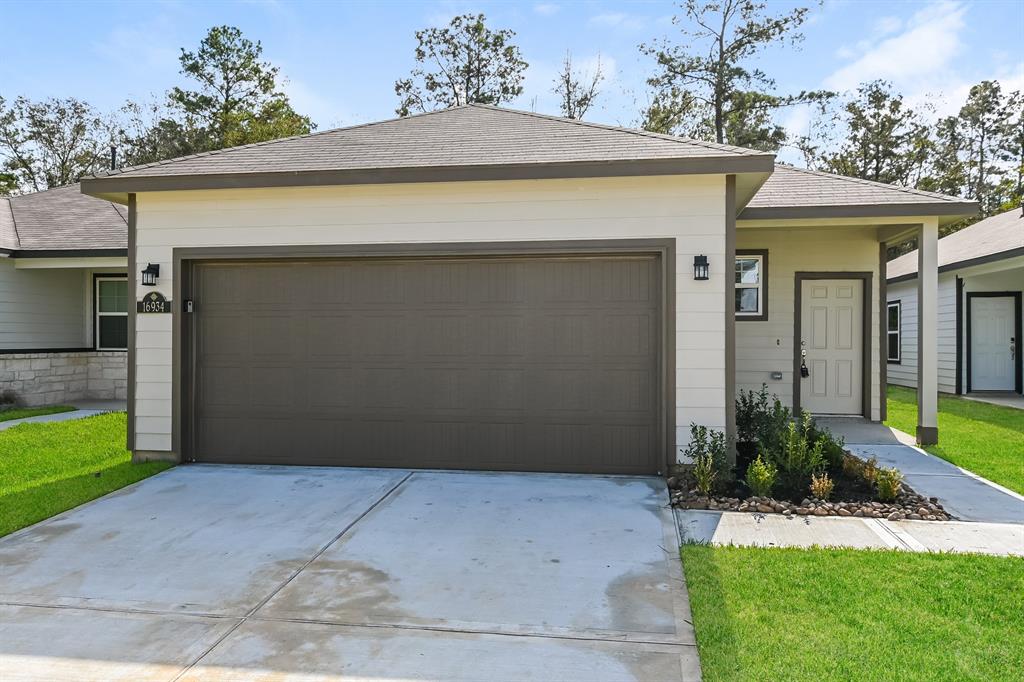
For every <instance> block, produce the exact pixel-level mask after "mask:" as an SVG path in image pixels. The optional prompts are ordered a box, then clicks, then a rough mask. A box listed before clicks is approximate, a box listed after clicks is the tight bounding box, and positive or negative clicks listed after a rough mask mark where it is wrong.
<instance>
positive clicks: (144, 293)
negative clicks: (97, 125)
mask: <svg viewBox="0 0 1024 682" xmlns="http://www.w3.org/2000/svg"><path fill="white" fill-rule="evenodd" d="M82 191H83V192H85V193H87V194H89V195H92V196H94V197H98V198H101V199H104V200H107V201H112V202H116V203H120V204H123V205H126V206H127V207H128V263H129V265H128V272H129V273H130V277H129V280H130V284H129V290H130V291H129V298H130V299H131V300H132V301H133V302H134V304H133V305H130V306H129V316H128V344H129V357H130V358H131V362H130V363H129V367H128V373H129V382H128V392H129V399H128V405H129V436H128V439H129V447H130V448H131V449H132V450H133V452H134V454H135V457H136V458H137V459H149V458H163V459H170V460H174V461H179V460H183V461H198V462H248V463H279V464H336V465H359V466H405V467H410V466H411V467H437V468H475V469H495V470H531V471H561V472H604V473H654V472H663V471H665V470H666V468H667V466H669V465H670V464H671V463H674V462H675V461H677V457H678V454H679V451H680V449H681V448H682V447H683V446H685V445H686V444H687V443H688V440H689V425H690V423H691V422H696V423H699V424H704V425H706V426H708V427H711V428H715V429H722V430H725V431H727V432H729V433H730V434H731V433H732V432H733V430H734V422H735V415H734V411H735V403H734V397H735V395H736V392H737V390H739V389H744V388H753V389H757V388H760V386H761V384H762V383H767V384H768V385H769V386H770V388H771V390H773V391H775V392H776V393H778V394H779V395H780V396H782V398H783V399H784V400H785V401H786V402H787V403H788V404H791V405H792V406H793V407H795V408H797V409H803V410H809V411H811V412H816V413H821V414H841V415H853V416H861V417H865V418H867V419H871V420H878V419H881V418H882V417H883V416H884V412H885V400H884V391H885V367H886V364H885V363H884V362H882V360H881V350H882V348H884V339H885V336H884V334H885V328H884V327H883V326H882V324H881V322H882V320H883V319H884V306H885V301H886V300H887V299H886V296H885V293H884V284H885V244H886V243H887V242H889V241H891V240H897V239H899V240H902V239H905V238H906V237H907V236H908V235H914V234H916V235H917V236H918V238H919V239H920V241H921V243H922V245H923V246H924V249H923V251H924V253H925V254H926V260H925V264H926V270H925V271H926V272H927V267H928V266H931V267H932V271H933V272H934V257H935V248H936V246H935V244H936V242H937V240H938V230H939V226H940V225H943V224H946V223H947V222H950V221H954V220H960V219H962V217H963V216H966V215H970V214H973V213H975V212H976V210H977V207H976V205H975V204H974V203H972V202H967V201H963V200H961V199H957V198H954V197H948V196H943V195H940V194H932V193H927V192H917V191H913V190H907V189H902V188H896V187H890V186H886V185H880V184H876V183H870V182H863V181H859V180H852V179H849V178H843V177H838V176H834V175H828V174H824V173H816V172H810V171H803V170H797V169H794V168H789V167H785V166H777V165H776V164H775V159H774V156H773V155H772V154H767V153H763V152H759V151H753V150H750V149H742V148H738V147H732V146H727V145H721V144H713V143H707V142H698V141H694V140H686V139H680V138H676V137H671V136H665V135H657V134H652V133H647V132H643V131H637V130H629V129H624V128H615V127H610V126H603V125H596V124H591V123H583V122H579V121H573V120H568V119H561V118H557V117H552V116H544V115H539V114H534V113H529V112H520V111H512V110H508V109H502V108H497V107H490V106H482V105H467V106H461V107H455V108H452V109H447V110H443V111H438V112H433V113H427V114H422V115H419V116H410V117H407V118H402V119H397V120H390V121H383V122H379V123H372V124H367V125H360V126H354V127H350V128H343V129H339V130H330V131H324V132H318V133H314V134H311V135H305V136H301V137H293V138H287V139H282V140H276V141H273V142H266V143H260V144H254V145H248V146H243V147H236V148H233V149H226V150H221V151H216V152H210V153H206V154H200V155H196V156H191V157H184V158H179V159H172V160H169V161H164V162H160V163H154V164H149V165H145V166H138V167H134V168H125V169H120V170H116V171H110V172H107V173H104V174H101V175H98V176H96V177H92V178H87V179H84V180H83V181H82ZM928 254H930V256H928ZM928 258H930V259H931V260H928ZM936 286H937V281H936V277H935V276H931V277H928V276H925V277H923V278H921V284H920V285H919V296H920V298H921V300H924V301H934V300H935V296H936ZM918 346H919V350H918V352H919V354H920V355H921V356H922V358H923V361H924V362H925V366H926V367H933V366H934V363H935V353H936V349H935V337H934V335H932V334H922V335H919V338H918ZM805 368H806V369H805ZM805 374H806V376H804V375H805ZM924 383H925V386H924V389H923V391H924V399H923V400H922V401H921V403H920V404H921V414H920V427H919V436H920V437H921V439H922V440H925V441H928V440H934V438H935V437H936V434H937V429H936V423H935V409H936V397H935V395H931V396H929V395H928V388H929V386H931V388H932V389H934V382H931V383H930V384H929V382H927V381H926V382H924ZM932 393H933V394H934V393H935V392H934V391H932Z"/></svg>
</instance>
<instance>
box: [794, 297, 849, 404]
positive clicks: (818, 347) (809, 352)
mask: <svg viewBox="0 0 1024 682" xmlns="http://www.w3.org/2000/svg"><path fill="white" fill-rule="evenodd" d="M800 296H801V312H800V314H801V322H800V325H801V326H800V330H801V332H800V333H801V337H802V338H801V343H802V346H801V350H803V351H806V356H805V357H804V361H805V362H806V363H807V369H808V370H809V372H810V374H809V376H807V377H806V378H802V379H800V404H801V406H802V407H803V409H804V410H807V411H808V412H811V413H812V414H839V415H844V414H848V415H853V414H861V413H862V399H863V395H864V393H863V391H864V387H863V386H862V384H863V376H864V375H863V369H864V355H863V352H864V309H863V307H862V306H863V305H864V285H863V284H862V282H861V281H860V280H847V279H820V280H804V281H803V282H801V293H800Z"/></svg>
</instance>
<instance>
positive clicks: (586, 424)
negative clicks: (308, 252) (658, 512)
mask: <svg viewBox="0 0 1024 682" xmlns="http://www.w3.org/2000/svg"><path fill="white" fill-rule="evenodd" d="M658 271H659V268H658V263H657V260H656V259H654V258H616V257H601V258H575V259H574V258H532V259H527V258H473V259H462V260H400V261H399V260H395V261H379V262H378V261H370V260H357V259H351V260H337V261H315V262H309V263H301V264H300V263H290V262H280V261H278V262H258V263H251V264H244V263H235V262H233V263H225V264H221V263H198V264H196V267H195V273H196V274H195V279H194V282H195V287H196V290H195V292H194V296H195V298H196V300H197V306H196V309H197V314H196V318H195V320H196V336H197V344H198V345H197V349H198V352H197V353H196V382H197V386H196V395H195V407H194V410H195V424H196V433H195V436H194V441H195V445H194V453H193V454H194V458H195V459H196V460H199V461H230V462H246V461H248V462H254V463H281V464H334V465H347V466H396V467H423V468H434V467H436V468H482V469H496V470H529V471H570V472H577V471H579V472H588V471H590V472H608V473H650V472H653V471H656V470H658V469H660V468H661V464H660V457H659V453H658V449H659V443H660V438H659V435H658V434H659V428H658V426H659V420H658V416H657V410H658V407H659V402H658V399H657V391H658V381H657V376H658V357H657V354H658V352H659V325H660V322H659V319H658V310H659V305H660V303H659V300H658V292H659V287H658V286H657V278H658ZM211 287H212V288H231V287H233V288H234V291H233V292H230V293H229V295H226V294H225V293H224V292H223V291H219V290H218V291H217V292H216V293H215V292H214V291H212V289H210V288H211ZM246 287H250V290H249V291H248V292H246V291H245V289H246ZM268 287H269V288H272V289H274V291H275V293H274V294H273V296H272V300H268V299H262V300H261V299H260V298H259V297H258V296H256V295H254V294H253V292H254V291H258V292H260V293H263V292H267V291H269V289H268ZM208 289H210V290H208ZM281 292H285V293H283V294H282V293H281ZM211 297H212V300H216V301H219V303H217V304H211V303H210V301H211Z"/></svg>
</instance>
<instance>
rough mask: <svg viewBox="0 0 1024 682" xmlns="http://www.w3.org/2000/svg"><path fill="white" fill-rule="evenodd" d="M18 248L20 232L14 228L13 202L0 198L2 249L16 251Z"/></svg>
mask: <svg viewBox="0 0 1024 682" xmlns="http://www.w3.org/2000/svg"><path fill="white" fill-rule="evenodd" d="M17 248H18V230H17V229H15V227H14V215H13V214H12V213H11V201H10V199H8V198H6V197H0V249H3V250H5V251H14V250H15V249H17Z"/></svg>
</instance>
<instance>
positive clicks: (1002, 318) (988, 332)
mask: <svg viewBox="0 0 1024 682" xmlns="http://www.w3.org/2000/svg"><path fill="white" fill-rule="evenodd" d="M1013 323H1014V301H1013V298H1012V297H1010V296H999V297H988V296H986V297H980V296H979V297H972V298H971V390H972V391H1012V390H1014V376H1013V361H1014V358H1013V355H1014V353H1015V352H1016V350H1017V348H1016V347H1015V346H1017V345H1019V344H1016V343H1015V342H1016V341H1017V339H1015V338H1014V336H1015V332H1014V324H1013Z"/></svg>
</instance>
